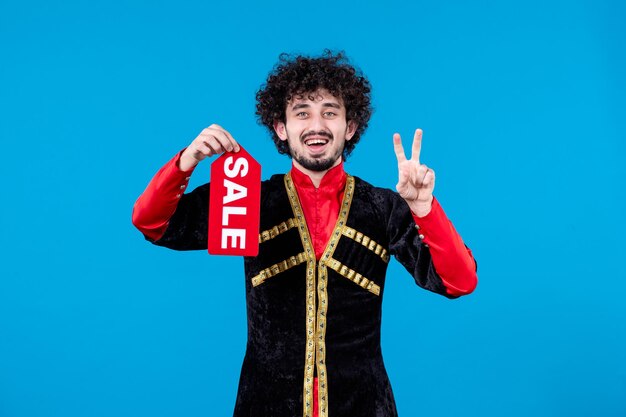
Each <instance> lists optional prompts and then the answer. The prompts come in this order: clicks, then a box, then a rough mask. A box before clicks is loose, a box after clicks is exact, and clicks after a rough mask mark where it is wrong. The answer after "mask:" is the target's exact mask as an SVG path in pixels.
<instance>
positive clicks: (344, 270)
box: [325, 258, 380, 295]
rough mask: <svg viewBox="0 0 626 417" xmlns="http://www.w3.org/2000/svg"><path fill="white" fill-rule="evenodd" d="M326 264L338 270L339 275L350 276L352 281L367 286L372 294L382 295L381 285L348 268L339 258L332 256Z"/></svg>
mask: <svg viewBox="0 0 626 417" xmlns="http://www.w3.org/2000/svg"><path fill="white" fill-rule="evenodd" d="M325 264H326V266H328V267H329V268H330V269H332V270H333V271H336V272H337V273H338V274H339V275H342V276H344V277H346V278H348V279H349V280H350V281H353V282H354V283H355V284H357V285H359V286H361V287H363V288H365V289H366V290H368V291H369V292H371V293H372V294H376V295H380V287H379V286H378V285H376V284H374V282H373V281H371V280H369V279H367V278H365V277H364V276H363V275H361V274H359V273H357V272H356V271H354V270H352V269H350V268H348V267H347V266H345V265H344V264H342V263H341V262H339V261H338V260H336V259H334V258H330V259H329V260H328V261H327V262H325Z"/></svg>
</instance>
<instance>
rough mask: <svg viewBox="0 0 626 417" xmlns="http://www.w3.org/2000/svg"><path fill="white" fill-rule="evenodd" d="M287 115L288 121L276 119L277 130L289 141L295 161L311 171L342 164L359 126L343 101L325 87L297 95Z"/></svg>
mask: <svg viewBox="0 0 626 417" xmlns="http://www.w3.org/2000/svg"><path fill="white" fill-rule="evenodd" d="M285 119H286V123H283V122H275V123H274V130H275V131H276V134H277V135H278V137H279V138H280V139H281V140H286V141H287V144H288V145H289V153H290V155H291V157H292V158H293V160H294V164H295V165H296V166H297V167H298V168H304V169H305V170H310V171H326V170H328V169H330V168H332V167H334V166H336V165H339V163H341V154H342V153H343V148H344V145H345V143H346V141H348V140H350V139H352V136H354V133H355V131H356V127H357V126H356V124H355V123H354V122H347V121H346V108H345V107H344V105H343V101H342V100H341V99H339V98H337V97H335V96H333V95H332V94H330V93H329V92H328V91H326V90H323V89H320V90H317V91H315V92H313V93H310V94H309V93H307V94H303V95H302V96H299V97H298V96H296V97H294V98H293V99H292V100H291V101H289V102H288V103H287V108H286V110H285Z"/></svg>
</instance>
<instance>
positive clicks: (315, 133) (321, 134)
mask: <svg viewBox="0 0 626 417" xmlns="http://www.w3.org/2000/svg"><path fill="white" fill-rule="evenodd" d="M310 136H324V137H327V138H328V139H330V140H332V139H333V134H332V133H330V132H325V131H323V130H320V131H319V132H306V133H305V134H303V135H302V136H300V140H306V139H307V138H308V137H310Z"/></svg>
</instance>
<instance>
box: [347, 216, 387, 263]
mask: <svg viewBox="0 0 626 417" xmlns="http://www.w3.org/2000/svg"><path fill="white" fill-rule="evenodd" d="M342 233H343V235H344V236H347V237H349V238H350V239H352V240H354V241H355V242H357V243H360V244H361V245H363V246H365V247H366V248H367V249H369V250H371V251H372V252H374V253H375V254H376V255H378V256H380V257H381V258H382V260H383V262H385V263H388V262H389V254H388V253H387V249H385V248H383V247H382V246H381V245H379V244H378V243H376V242H374V241H373V240H372V239H370V238H369V237H367V236H365V235H364V234H363V233H361V232H357V231H356V230H354V229H353V228H351V227H348V226H344V228H343V232H342ZM342 275H343V274H342Z"/></svg>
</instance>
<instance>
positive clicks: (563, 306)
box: [0, 0, 626, 417]
mask: <svg viewBox="0 0 626 417" xmlns="http://www.w3.org/2000/svg"><path fill="white" fill-rule="evenodd" d="M57 3H58V4H55V3H54V2H44V1H40V2H28V1H25V2H16V1H8V0H4V1H2V2H1V3H0V139H1V146H2V148H1V149H2V164H0V178H1V181H2V190H3V193H2V194H3V196H2V198H1V199H2V200H1V201H2V203H1V204H0V210H1V215H0V245H1V248H2V251H1V252H0V253H1V254H0V256H1V259H2V261H1V262H0V416H2V417H35V416H37V417H40V416H41V417H44V416H45V417H56V416H59V417H92V416H93V417H100V416H102V417H108V416H122V417H125V416H150V417H161V416H163V417H165V416H173V417H174V416H176V417H178V416H186V417H192V416H207V415H216V416H221V415H231V414H232V409H233V405H234V400H235V394H236V388H237V381H238V376H239V369H240V366H241V360H242V358H243V352H244V347H245V337H246V335H245V331H246V328H245V303H244V281H243V277H242V270H243V267H242V262H241V260H240V259H233V258H226V257H210V256H209V255H208V254H207V253H206V252H203V251H202V252H197V253H178V252H173V251H168V250H165V249H162V248H157V247H155V246H152V245H150V244H149V243H147V242H145V241H144V239H143V237H142V236H141V235H140V234H139V232H137V231H136V230H135V229H134V228H133V226H132V225H131V223H130V213H131V208H132V205H133V203H134V201H135V199H136V198H137V196H138V195H139V194H140V193H141V192H142V190H143V188H144V187H145V185H146V184H147V182H148V180H149V179H150V178H151V176H152V174H153V173H154V172H155V171H156V170H157V169H158V168H159V167H160V166H161V165H162V164H163V163H164V162H166V161H167V160H168V159H169V158H170V157H171V156H172V155H173V154H174V153H175V152H177V151H178V150H180V149H181V148H183V147H184V146H186V145H187V144H188V143H189V142H190V141H191V140H192V139H193V138H194V137H195V136H196V135H197V134H198V132H199V131H200V130H201V129H202V128H203V127H205V126H207V125H209V124H211V123H219V124H221V125H222V126H224V127H226V128H227V129H228V130H229V131H230V132H232V134H233V135H234V136H235V138H237V139H238V140H239V141H240V142H241V143H242V144H243V145H244V146H245V147H246V148H247V149H248V150H249V151H250V152H251V153H252V154H253V155H254V156H255V157H256V158H257V159H258V160H259V161H260V162H261V163H262V165H263V176H264V177H265V178H267V177H269V176H270V175H271V174H273V173H277V172H284V171H286V170H287V169H289V166H290V162H289V160H288V159H287V158H285V157H282V156H278V155H277V154H276V152H275V149H274V148H273V145H272V144H271V142H270V140H269V139H268V135H267V134H266V132H265V131H264V130H263V129H262V128H261V127H259V126H258V125H257V124H256V122H255V118H254V93H255V92H256V89H257V88H258V87H259V85H260V84H261V83H262V82H263V81H264V79H265V76H266V75H267V73H268V71H269V70H270V69H271V67H272V66H273V65H274V63H275V62H276V59H277V56H278V54H279V53H280V52H282V51H289V52H303V53H319V52H320V51H321V50H322V49H323V48H333V49H344V50H345V51H346V52H347V53H348V55H349V56H350V57H351V59H352V61H353V62H354V63H355V64H356V65H358V66H359V67H361V68H362V69H363V71H364V72H365V73H366V74H367V75H368V76H369V78H370V80H371V82H372V84H373V86H374V91H373V95H374V104H375V107H376V112H375V114H374V116H373V118H372V120H371V124H370V129H369V130H368V132H367V133H366V135H365V137H364V138H363V141H362V142H361V143H360V144H359V146H358V147H357V149H356V151H355V153H354V155H353V157H352V159H351V160H350V161H349V162H348V163H347V165H346V169H347V170H348V171H349V172H350V173H352V174H354V175H358V176H361V177H363V178H364V179H366V180H368V181H370V182H372V183H375V184H377V185H380V186H387V187H390V188H393V187H394V185H395V180H396V162H395V156H394V153H393V149H392V145H391V135H392V134H393V132H395V131H398V132H400V133H401V134H402V135H403V137H404V140H405V146H409V145H408V144H409V143H410V138H411V137H412V133H413V130H414V129H415V128H416V127H422V128H423V129H424V143H423V148H422V161H423V162H424V163H426V164H428V165H429V166H431V167H433V168H434V169H435V170H436V171H437V187H436V190H435V193H436V195H437V196H438V198H439V200H440V201H441V203H442V205H443V207H444V208H445V210H446V212H447V213H448V215H449V217H450V218H451V219H452V220H453V222H454V224H455V226H456V227H457V230H458V231H459V232H460V233H461V234H462V235H463V237H464V239H465V241H466V243H467V244H468V245H469V246H470V247H471V248H472V249H473V251H474V254H475V256H476V258H477V260H478V264H479V279H480V282H479V287H478V289H477V291H476V292H475V293H474V294H473V295H471V296H469V297H467V298H463V299H459V300H456V301H449V300H446V299H444V298H443V297H439V296H436V295H434V294H430V293H427V292H426V291H422V290H420V289H419V288H417V287H416V286H415V284H414V283H413V281H412V279H411V278H410V276H408V275H407V274H406V273H405V272H404V271H402V270H400V268H399V267H398V264H394V265H392V267H391V269H390V275H389V277H388V280H387V282H388V284H387V288H386V294H385V301H384V308H383V310H384V314H383V350H384V355H385V360H386V365H387V368H388V371H389V374H390V377H391V380H392V383H393V386H394V392H395V395H396V400H397V403H398V409H399V411H400V414H401V415H403V416H458V415H463V416H468V417H469V416H481V417H485V416H504V415H506V416H511V417H513V416H528V415H534V416H538V417H542V416H568V417H571V416H609V417H610V416H624V415H626V395H625V394H626V306H625V303H624V301H623V299H622V294H623V293H624V291H625V290H626V267H625V266H624V258H625V257H624V251H625V249H626V239H625V237H624V236H625V235H626V230H625V229H626V222H625V221H624V215H625V214H626V200H625V197H626V195H625V189H626V187H625V179H626V172H625V168H624V164H623V163H622V159H623V157H624V154H625V151H626V147H625V145H624V142H625V139H626V135H625V133H624V132H626V122H625V120H626V117H625V115H626V105H625V97H626V77H625V76H624V74H625V73H626V47H625V43H624V39H626V29H625V28H626V26H625V25H624V21H625V20H626V12H625V6H624V3H623V2H602V1H600V2H598V1H594V2H592V1H573V2H572V1H569V2H565V1H563V2H557V1H555V2H546V1H541V2H539V1H524V2H488V1H484V2H462V1H459V2H445V3H444V2H434V1H430V2H415V3H413V4H412V5H408V4H405V3H404V2H397V1H393V0H392V1H386V2H384V3H383V2H381V3H372V4H367V3H365V4H362V5H361V6H355V5H348V4H338V3H333V2H330V3H327V2H324V3H310V2H309V3H307V2H274V3H271V4H268V5H262V2H245V1H238V2H237V1H235V2H233V3H231V4H230V5H225V3H226V2H220V4H218V5H212V4H210V2H200V1H195V2H194V1H189V2H185V1H180V2H172V3H166V2H162V1H145V2H140V1H128V2H115V1H113V2H106V3H105V2H102V3H101V2H87V1H82V2H81V1H74V2H72V1H64V2H57ZM350 3H352V2H350ZM406 3H408V2H406ZM373 166H374V167H375V168H374V169H372V167H373ZM208 175H209V164H204V166H201V167H199V168H198V170H197V171H196V173H195V174H194V177H193V178H192V186H197V185H199V184H202V183H204V182H206V181H207V180H208Z"/></svg>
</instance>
